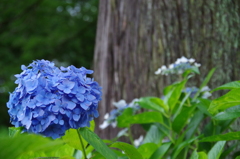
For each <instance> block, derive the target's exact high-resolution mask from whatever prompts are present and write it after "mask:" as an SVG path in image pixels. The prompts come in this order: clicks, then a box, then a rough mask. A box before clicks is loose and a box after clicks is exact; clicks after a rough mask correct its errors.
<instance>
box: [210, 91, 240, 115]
mask: <svg viewBox="0 0 240 159" xmlns="http://www.w3.org/2000/svg"><path fill="white" fill-rule="evenodd" d="M239 97H240V88H238V89H233V90H231V91H230V92H228V93H227V94H225V95H223V96H221V97H219V98H217V99H215V100H213V101H212V102H211V104H210V107H209V109H208V111H209V112H210V113H211V114H215V113H216V112H217V111H218V110H225V109H227V108H230V107H233V106H236V105H240V98H239Z"/></svg>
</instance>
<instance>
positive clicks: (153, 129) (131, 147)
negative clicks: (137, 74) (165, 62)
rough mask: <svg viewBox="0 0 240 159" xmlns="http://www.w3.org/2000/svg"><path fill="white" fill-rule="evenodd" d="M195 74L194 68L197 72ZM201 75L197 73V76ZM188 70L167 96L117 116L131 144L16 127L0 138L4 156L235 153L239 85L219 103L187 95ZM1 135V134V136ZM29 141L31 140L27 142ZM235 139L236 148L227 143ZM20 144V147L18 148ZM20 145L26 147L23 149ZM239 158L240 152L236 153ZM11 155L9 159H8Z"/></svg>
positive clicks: (202, 157)
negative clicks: (136, 129) (137, 131)
mask: <svg viewBox="0 0 240 159" xmlns="http://www.w3.org/2000/svg"><path fill="white" fill-rule="evenodd" d="M214 70H215V69H212V70H211V71H210V73H209V74H208V75H207V77H206V78H205V80H204V81H203V84H201V86H200V88H203V87H204V86H206V85H207V83H208V82H209V80H210V77H211V76H212V75H213V72H214ZM192 71H194V70H192ZM194 73H196V72H194ZM189 74H191V72H189V70H187V72H186V73H183V77H182V78H181V80H180V81H179V82H176V83H174V84H172V85H170V86H167V87H166V88H165V89H164V90H163V91H164V92H163V93H164V95H165V96H164V97H163V99H160V98H158V97H143V98H140V99H139V100H138V101H137V102H136V103H138V104H139V106H140V107H141V109H137V108H136V107H138V106H136V105H134V106H133V105H132V106H127V107H124V109H123V108H122V111H121V113H120V114H118V115H116V116H115V118H116V120H115V121H117V126H118V127H120V128H125V129H123V130H122V131H121V132H119V134H118V137H120V136H123V135H125V136H126V137H129V141H130V143H124V142H119V141H116V140H117V139H118V137H117V138H115V139H114V140H101V139H100V138H99V137H98V135H97V134H95V133H94V132H93V131H94V127H95V124H94V122H93V121H92V122H91V126H90V128H80V129H78V130H76V129H70V130H68V131H67V132H66V135H65V136H63V137H62V138H61V139H58V140H55V141H53V140H51V139H48V138H43V137H41V136H37V135H27V134H21V131H22V130H21V128H10V129H9V135H10V137H6V135H5V136H4V133H2V136H4V137H0V142H1V145H0V148H1V149H3V150H4V151H1V152H0V157H2V156H4V158H13V157H14V158H17V159H24V158H26V157H28V158H39V157H47V158H51V157H52V158H65V159H68V158H69V159H71V158H73V157H75V158H79V159H86V158H92V159H105V158H106V159H161V158H170V159H186V158H190V159H219V158H224V157H226V156H229V155H231V154H232V152H233V151H236V150H237V146H238V145H239V139H240V132H234V131H233V130H232V129H231V123H232V122H233V121H234V120H235V119H236V118H238V117H239V116H240V103H239V97H240V94H239V91H240V88H238V83H239V82H240V81H235V82H231V83H228V84H225V85H223V86H220V87H218V88H217V89H215V90H221V89H230V91H229V92H227V93H226V94H225V95H223V96H221V97H219V98H216V99H213V100H211V99H205V98H203V96H202V95H201V91H202V90H198V91H196V92H195V94H192V92H186V91H183V90H186V89H185V87H186V85H187V81H188V77H189ZM134 124H140V125H142V126H143V127H144V129H145V130H146V134H145V136H144V137H143V136H141V137H140V138H139V139H136V140H134V136H132V132H131V127H132V125H134ZM0 136H1V133H0ZM25 140H26V142H24V141H25ZM230 140H234V141H235V143H234V144H232V145H231V146H226V145H227V144H226V143H227V141H230ZM12 143H14V144H12ZM19 145H20V147H19ZM234 155H235V156H237V155H238V154H237V152H236V154H234ZM5 156H7V157H5Z"/></svg>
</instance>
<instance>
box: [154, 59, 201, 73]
mask: <svg viewBox="0 0 240 159" xmlns="http://www.w3.org/2000/svg"><path fill="white" fill-rule="evenodd" d="M200 66H201V64H199V63H196V62H195V59H193V58H190V59H187V58H186V57H184V56H182V57H181V58H178V59H177V60H176V61H175V63H172V64H170V65H169V67H168V68H167V67H166V66H165V65H163V66H162V67H160V68H158V70H157V71H155V74H156V75H158V74H162V75H169V74H182V73H184V71H186V70H189V69H191V68H193V67H200Z"/></svg>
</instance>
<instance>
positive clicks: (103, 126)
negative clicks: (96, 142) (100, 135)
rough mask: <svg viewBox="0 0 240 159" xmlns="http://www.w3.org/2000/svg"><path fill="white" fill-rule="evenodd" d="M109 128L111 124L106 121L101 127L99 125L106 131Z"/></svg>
mask: <svg viewBox="0 0 240 159" xmlns="http://www.w3.org/2000/svg"><path fill="white" fill-rule="evenodd" d="M108 126H109V123H108V122H107V121H104V122H103V123H102V124H101V125H99V128H100V129H105V128H106V127H108Z"/></svg>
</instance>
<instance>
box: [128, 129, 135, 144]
mask: <svg viewBox="0 0 240 159" xmlns="http://www.w3.org/2000/svg"><path fill="white" fill-rule="evenodd" d="M128 137H129V139H130V142H131V144H132V145H134V142H133V137H132V132H131V126H129V127H128Z"/></svg>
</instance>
